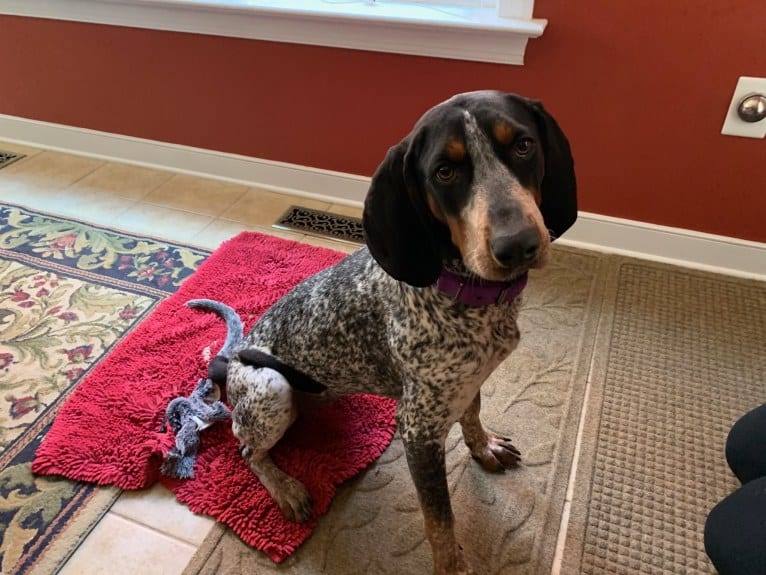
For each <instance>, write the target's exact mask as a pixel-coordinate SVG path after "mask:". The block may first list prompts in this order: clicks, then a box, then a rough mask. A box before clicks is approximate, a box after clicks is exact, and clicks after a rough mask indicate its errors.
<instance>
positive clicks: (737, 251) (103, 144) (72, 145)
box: [0, 114, 766, 280]
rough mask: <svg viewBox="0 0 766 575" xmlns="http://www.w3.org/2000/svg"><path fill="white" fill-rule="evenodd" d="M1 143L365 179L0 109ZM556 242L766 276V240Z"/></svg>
mask: <svg viewBox="0 0 766 575" xmlns="http://www.w3.org/2000/svg"><path fill="white" fill-rule="evenodd" d="M0 140H5V141H8V142H16V143H19V144H26V145H30V146H36V147H40V148H45V149H50V150H57V151H63V152H68V153H73V154H80V155H84V156H91V157H96V158H102V159H105V160H109V161H116V162H122V163H127V164H135V165H140V166H146V167H151V168H155V169H161V170H170V171H174V172H179V173H185V174H192V175H197V176H201V177H208V178H213V179H218V180H225V181H230V182H236V183H240V184H245V185H248V186H256V187H260V188H266V189H270V190H274V191H277V192H281V193H285V194H291V195H295V196H300V197H307V198H313V199H319V200H322V201H327V202H331V203H335V204H345V205H356V206H359V205H361V203H362V201H363V199H364V195H365V194H366V192H367V188H368V186H369V183H370V178H368V177H364V176H357V175H353V174H346V173H343V172H333V171H330V170H321V169H318V168H311V167H307V166H300V165H296V164H288V163H285V162H274V161H271V160H262V159H258V158H251V157H247V156H240V155H236V154H227V153H223V152H216V151H213V150H205V149H201V148H193V147H190V146H181V145H178V144H170V143H165V142H157V141H153V140H145V139H141V138H133V137H130V136H123V135H119V134H110V133H106V132H97V131H94V130H86V129H83V128H75V127H71V126H63V125H59V124H51V123H47V122H39V121H35V120H28V119H25V118H19V117H15V116H6V115H2V114H0ZM381 157H382V153H381ZM559 241H560V243H562V244H564V245H572V246H577V247H583V248H588V249H595V250H599V251H606V252H611V253H619V254H625V255H631V256H635V257H640V258H645V259H651V260H655V261H664V262H668V263H672V264H676V265H682V266H686V267H693V268H697V269H704V270H709V271H715V272H719V273H725V274H730V275H736V276H740V277H748V278H754V279H759V280H766V244H764V243H759V242H749V241H745V240H740V239H736V238H730V237H726V236H718V235H713V234H706V233H703V232H696V231H691V230H684V229H680V228H671V227H666V226H659V225H655V224H647V223H644V222H637V221H633V220H626V219H621V218H613V217H610V216H603V215H599V214H592V213H588V212H580V214H579V217H578V220H577V223H576V224H575V225H574V226H573V227H572V229H570V230H569V231H568V232H567V233H566V234H565V236H564V237H562V238H561V240H559Z"/></svg>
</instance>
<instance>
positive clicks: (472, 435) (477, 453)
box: [460, 392, 521, 471]
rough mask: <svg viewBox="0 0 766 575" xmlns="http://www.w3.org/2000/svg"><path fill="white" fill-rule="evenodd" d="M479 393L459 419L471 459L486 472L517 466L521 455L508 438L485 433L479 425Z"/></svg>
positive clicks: (489, 432) (488, 432)
mask: <svg viewBox="0 0 766 575" xmlns="http://www.w3.org/2000/svg"><path fill="white" fill-rule="evenodd" d="M480 411H481V392H476V396H475V397H474V398H473V401H472V402H471V404H470V405H469V406H468V408H467V409H466V410H465V413H463V417H461V418H460V427H462V428H463V439H464V440H465V444H466V445H467V446H468V449H470V450H471V455H472V456H473V458H474V459H475V460H476V461H478V462H479V463H481V466H482V467H483V468H484V469H486V470H487V471H502V470H503V469H509V468H511V467H515V466H516V465H518V463H519V461H521V453H520V452H519V450H518V449H516V447H515V446H514V445H513V444H512V443H511V440H510V438H508V437H503V436H501V435H497V434H495V433H492V432H491V431H487V430H486V429H484V427H483V426H482V424H481V420H480V419H479V412H480Z"/></svg>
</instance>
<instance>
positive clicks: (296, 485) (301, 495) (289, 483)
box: [274, 476, 312, 523]
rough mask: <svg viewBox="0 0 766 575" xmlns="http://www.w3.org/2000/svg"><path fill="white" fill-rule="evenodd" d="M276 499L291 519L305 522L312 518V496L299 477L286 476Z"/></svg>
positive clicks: (284, 513) (283, 512)
mask: <svg viewBox="0 0 766 575" xmlns="http://www.w3.org/2000/svg"><path fill="white" fill-rule="evenodd" d="M274 499H275V500H276V502H277V505H279V508H280V509H281V510H282V514H283V515H284V516H285V517H286V518H287V519H289V520H290V521H295V522H296V523H303V522H304V521H308V519H309V518H311V508H312V501H311V496H310V495H309V492H308V491H307V490H306V487H305V486H304V485H303V483H301V482H300V481H298V480H297V479H294V478H292V477H289V476H286V479H285V480H284V481H283V482H282V484H281V485H280V486H279V492H278V493H277V494H276V496H275V497H274Z"/></svg>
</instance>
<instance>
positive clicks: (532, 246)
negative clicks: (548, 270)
mask: <svg viewBox="0 0 766 575" xmlns="http://www.w3.org/2000/svg"><path fill="white" fill-rule="evenodd" d="M539 248H540V238H539V236H538V235H537V231H536V230H535V229H534V228H526V229H524V230H522V231H520V232H518V233H516V234H511V235H506V236H497V237H495V238H493V239H492V241H491V242H490V249H491V250H492V255H493V256H494V257H495V259H496V260H497V261H498V262H500V264H502V265H503V266H505V267H507V268H514V267H516V266H519V265H522V264H528V263H530V262H531V261H532V260H534V259H535V257H537V250H538V249H539Z"/></svg>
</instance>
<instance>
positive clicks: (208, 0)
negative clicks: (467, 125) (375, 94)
mask: <svg viewBox="0 0 766 575" xmlns="http://www.w3.org/2000/svg"><path fill="white" fill-rule="evenodd" d="M0 14H11V15H17V16H30V17H39V18H51V19H57V20H70V21H77V22H89V23H98V24H109V25H117V26H130V27H137V28H149V29H155V30H170V31H175V32H190V33H197V34H212V35H216V36H229V37H236V38H250V39H256V40H269V41H276V42H291V43H298V44H309V45H317V46H333V47H337V48H350V49H358V50H372V51H377V52H393V53H400V54H414V55H421V56H433V57H442V58H452V59H458V60H475V61H483V62H496V63H503V64H518V65H520V64H523V62H524V51H525V49H526V45H527V41H528V40H529V38H537V37H539V36H541V35H542V34H543V31H544V30H545V27H546V25H547V20H544V19H537V18H532V19H528V20H523V19H511V18H501V17H499V16H498V15H497V9H496V8H494V7H492V8H480V7H468V6H437V5H433V4H422V5H413V4H397V3H391V4H385V3H376V4H373V3H372V1H371V0H359V1H358V2H344V3H331V2H322V0H293V1H292V2H291V3H290V7H285V2H284V0H4V1H3V2H2V3H0Z"/></svg>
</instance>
